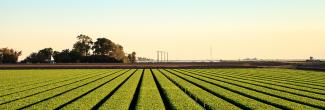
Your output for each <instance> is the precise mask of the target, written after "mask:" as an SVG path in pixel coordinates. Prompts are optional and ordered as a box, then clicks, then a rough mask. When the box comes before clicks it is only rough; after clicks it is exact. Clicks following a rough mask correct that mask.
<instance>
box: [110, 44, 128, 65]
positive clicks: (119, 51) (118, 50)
mask: <svg viewBox="0 0 325 110" xmlns="http://www.w3.org/2000/svg"><path fill="white" fill-rule="evenodd" d="M112 56H113V57H114V58H115V59H116V60H119V61H123V62H127V61H125V58H126V56H125V53H124V50H123V46H121V45H119V44H116V45H115V48H114V50H113V53H112Z"/></svg>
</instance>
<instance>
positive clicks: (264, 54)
mask: <svg viewBox="0 0 325 110" xmlns="http://www.w3.org/2000/svg"><path fill="white" fill-rule="evenodd" d="M78 34H85V35H88V36H91V37H92V38H93V39H96V38H98V37H106V38H108V39H111V40H113V41H114V42H116V43H119V44H121V45H123V46H124V48H125V50H126V51H127V52H131V51H136V52H137V53H138V56H143V57H149V58H156V50H165V51H168V52H169V54H170V59H178V60H182V59H193V60H199V59H201V60H206V59H210V46H212V53H213V59H239V58H247V57H250V58H252V57H257V58H263V59H302V58H307V57H309V56H314V57H316V58H325V43H324V41H325V0H0V47H10V48H15V49H18V50H22V51H23V56H22V58H24V57H26V56H27V55H29V54H30V53H31V52H35V51H37V50H39V49H41V48H45V47H52V48H54V49H55V50H62V49H65V48H72V45H73V43H74V42H75V41H76V36H77V35H78Z"/></svg>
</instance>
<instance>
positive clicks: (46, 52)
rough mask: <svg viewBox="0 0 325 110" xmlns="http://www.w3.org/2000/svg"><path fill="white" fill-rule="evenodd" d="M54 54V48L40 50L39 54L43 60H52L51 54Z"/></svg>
mask: <svg viewBox="0 0 325 110" xmlns="http://www.w3.org/2000/svg"><path fill="white" fill-rule="evenodd" d="M52 55H53V49H52V48H44V49H42V50H39V51H38V56H39V57H40V60H41V61H42V62H50V60H51V56H52Z"/></svg>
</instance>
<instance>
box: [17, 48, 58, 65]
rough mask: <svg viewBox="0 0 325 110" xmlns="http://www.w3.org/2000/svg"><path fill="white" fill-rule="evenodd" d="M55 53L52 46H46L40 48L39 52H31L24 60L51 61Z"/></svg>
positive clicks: (29, 61) (35, 61)
mask: <svg viewBox="0 0 325 110" xmlns="http://www.w3.org/2000/svg"><path fill="white" fill-rule="evenodd" d="M52 55H53V49H52V48H44V49H41V50H39V51H38V52H37V53H35V52H34V53H32V54H30V55H29V56H28V57H27V58H26V59H24V60H23V61H22V62H25V63H49V62H50V61H51V56H52Z"/></svg>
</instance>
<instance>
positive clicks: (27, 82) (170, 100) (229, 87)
mask: <svg viewBox="0 0 325 110" xmlns="http://www.w3.org/2000/svg"><path fill="white" fill-rule="evenodd" d="M7 109H9V110H11V109H41V110H44V109H68V110H70V109H104V110H107V109H110V110H112V109H117V110H121V109H122V110H126V109H151V110H152V109H154V110H163V109H180V110H187V109H208V110H210V109H213V110H214V109H222V110H239V109H260V110H267V109H295V110H313V109H325V73H324V72H316V71H303V70H290V69H271V68H269V69H48V70H0V110H7Z"/></svg>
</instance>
